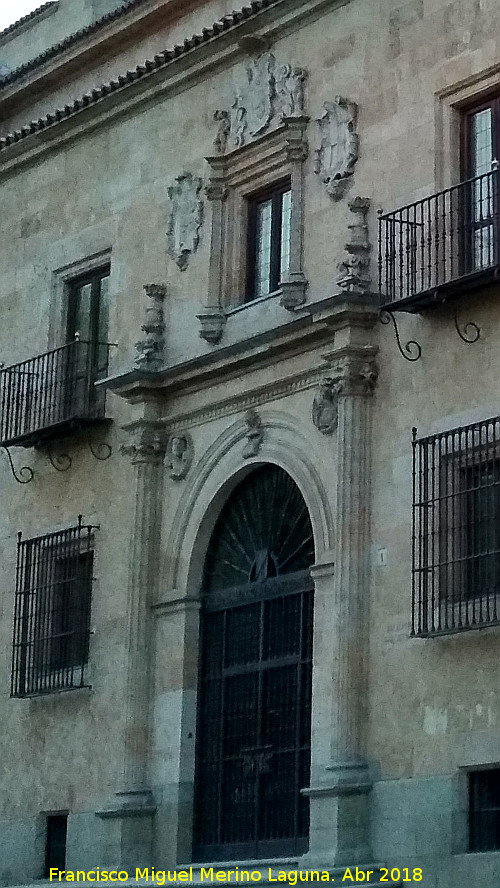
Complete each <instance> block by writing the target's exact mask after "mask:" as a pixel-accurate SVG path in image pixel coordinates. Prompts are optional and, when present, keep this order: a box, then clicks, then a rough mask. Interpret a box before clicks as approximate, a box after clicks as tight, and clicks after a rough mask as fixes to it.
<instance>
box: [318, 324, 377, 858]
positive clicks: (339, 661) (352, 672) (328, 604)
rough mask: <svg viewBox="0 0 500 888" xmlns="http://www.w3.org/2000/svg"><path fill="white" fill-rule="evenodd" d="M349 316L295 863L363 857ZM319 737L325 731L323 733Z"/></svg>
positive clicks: (361, 505) (358, 384)
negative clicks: (307, 781)
mask: <svg viewBox="0 0 500 888" xmlns="http://www.w3.org/2000/svg"><path fill="white" fill-rule="evenodd" d="M359 320H360V323H359V325H358V324H357V323H356V309H355V307H353V308H352V314H351V317H350V320H349V323H348V324H346V326H345V327H344V328H343V329H342V330H341V331H340V333H339V335H338V336H337V334H336V339H335V344H336V345H337V348H335V349H334V351H333V352H332V353H331V354H329V355H328V356H327V357H326V362H327V365H328V370H327V373H328V377H327V379H325V385H326V384H328V386H329V389H330V391H331V396H332V398H333V399H334V400H336V402H337V408H338V420H337V422H338V425H337V429H336V435H335V438H333V439H332V443H333V445H334V448H335V451H336V453H335V456H336V460H335V464H336V474H337V495H336V514H335V519H336V521H335V533H336V546H335V552H334V553H332V555H331V557H329V558H328V559H326V561H323V562H322V563H319V564H317V565H315V567H314V568H313V569H312V574H313V577H314V580H315V590H316V591H315V602H316V611H317V614H316V624H315V664H314V665H315V669H314V670H313V675H314V678H313V725H314V726H315V727H314V728H313V743H312V762H311V786H310V787H308V788H306V789H305V790H303V792H304V793H305V794H306V795H307V796H309V798H310V810H311V826H310V849H309V853H308V854H307V855H306V856H305V857H304V858H303V861H302V865H303V866H304V867H308V868H310V867H314V868H317V867H318V866H321V867H324V868H327V869H328V868H332V867H336V866H340V865H344V864H345V865H351V864H354V865H356V864H358V863H360V864H361V863H367V862H371V852H370V836H369V792H370V790H371V786H372V777H371V774H370V769H369V766H368V761H367V754H366V737H365V726H366V721H367V708H368V707H367V703H368V701H367V655H368V600H369V541H370V448H371V401H372V394H373V392H374V389H375V385H376V381H377V368H376V364H375V354H376V349H375V348H374V347H373V346H372V345H371V344H370V335H369V332H368V329H367V326H366V325H365V324H364V321H362V313H360V318H359ZM321 737H323V738H324V737H328V738H330V742H329V743H327V742H325V740H324V739H321Z"/></svg>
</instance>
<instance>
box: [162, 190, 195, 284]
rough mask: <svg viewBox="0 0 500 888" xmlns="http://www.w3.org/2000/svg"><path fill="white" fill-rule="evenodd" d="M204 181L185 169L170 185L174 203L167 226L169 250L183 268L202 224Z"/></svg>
mask: <svg viewBox="0 0 500 888" xmlns="http://www.w3.org/2000/svg"><path fill="white" fill-rule="evenodd" d="M202 187H203V182H202V180H201V179H200V178H198V177H197V176H192V175H191V173H183V174H182V175H181V176H178V177H177V179H176V180H175V184H174V185H172V186H171V187H170V188H169V189H168V196H169V198H170V201H171V203H172V206H171V210H170V219H169V224H168V229H167V241H168V252H169V254H170V256H171V257H172V259H174V260H175V262H176V264H177V265H178V266H179V268H180V270H181V271H185V270H186V268H187V266H188V264H189V259H190V257H191V256H192V255H193V254H194V253H196V250H197V249H198V244H199V242H200V231H201V226H202V224H203V200H202V197H201V193H202Z"/></svg>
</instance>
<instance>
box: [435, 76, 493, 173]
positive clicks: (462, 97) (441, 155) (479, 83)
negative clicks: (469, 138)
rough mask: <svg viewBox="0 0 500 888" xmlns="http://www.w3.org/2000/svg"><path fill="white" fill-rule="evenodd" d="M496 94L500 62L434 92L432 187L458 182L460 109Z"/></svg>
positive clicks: (459, 167) (460, 171)
mask: <svg viewBox="0 0 500 888" xmlns="http://www.w3.org/2000/svg"><path fill="white" fill-rule="evenodd" d="M495 92H497V93H500V64H498V65H494V66H493V67H492V68H488V69H487V70H486V71H480V72H479V73H477V74H473V75H471V76H470V77H468V78H466V79H464V80H462V81H460V82H458V83H454V84H453V85H451V86H449V87H446V88H444V89H442V90H439V91H438V92H437V93H436V99H437V101H436V109H435V124H436V126H435V133H436V136H435V141H436V143H435V158H436V161H435V163H436V170H435V179H436V182H435V184H436V190H441V189H444V188H449V187H450V186H452V185H454V184H456V183H457V182H460V181H461V177H462V169H461V144H462V140H461V128H462V120H463V114H462V109H463V108H465V107H466V106H468V105H471V104H473V103H474V102H480V101H481V100H486V99H487V98H488V96H491V95H492V94H493V93H495Z"/></svg>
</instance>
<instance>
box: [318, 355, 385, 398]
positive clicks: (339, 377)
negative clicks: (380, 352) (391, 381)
mask: <svg viewBox="0 0 500 888" xmlns="http://www.w3.org/2000/svg"><path fill="white" fill-rule="evenodd" d="M328 363H329V370H328V382H329V384H330V385H331V387H332V389H333V390H334V391H335V393H336V394H337V395H338V396H339V397H340V396H342V395H343V396H345V397H348V396H350V395H362V396H365V397H368V396H369V395H372V394H373V392H374V391H375V386H376V384H377V379H378V367H377V364H376V361H375V350H374V349H372V348H366V349H360V350H352V351H346V352H345V353H343V354H339V355H338V356H337V357H336V356H334V355H330V356H329V359H328Z"/></svg>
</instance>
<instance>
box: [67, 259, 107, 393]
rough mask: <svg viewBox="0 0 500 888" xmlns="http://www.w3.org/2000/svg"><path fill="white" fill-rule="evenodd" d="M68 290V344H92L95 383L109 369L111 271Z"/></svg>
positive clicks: (75, 282) (88, 277)
mask: <svg viewBox="0 0 500 888" xmlns="http://www.w3.org/2000/svg"><path fill="white" fill-rule="evenodd" d="M67 290H68V308H67V329H66V334H67V341H68V342H73V341H74V340H75V339H79V340H80V342H83V343H88V346H89V348H88V351H89V365H90V374H91V377H92V382H95V380H96V379H99V378H101V377H102V376H104V375H105V374H106V371H107V366H108V328H109V267H107V266H106V267H105V268H103V269H97V270H95V271H92V272H90V273H89V274H86V275H85V276H84V277H80V278H77V279H75V280H73V281H69V282H68V283H67ZM86 363H87V362H86ZM82 369H83V365H82Z"/></svg>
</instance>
